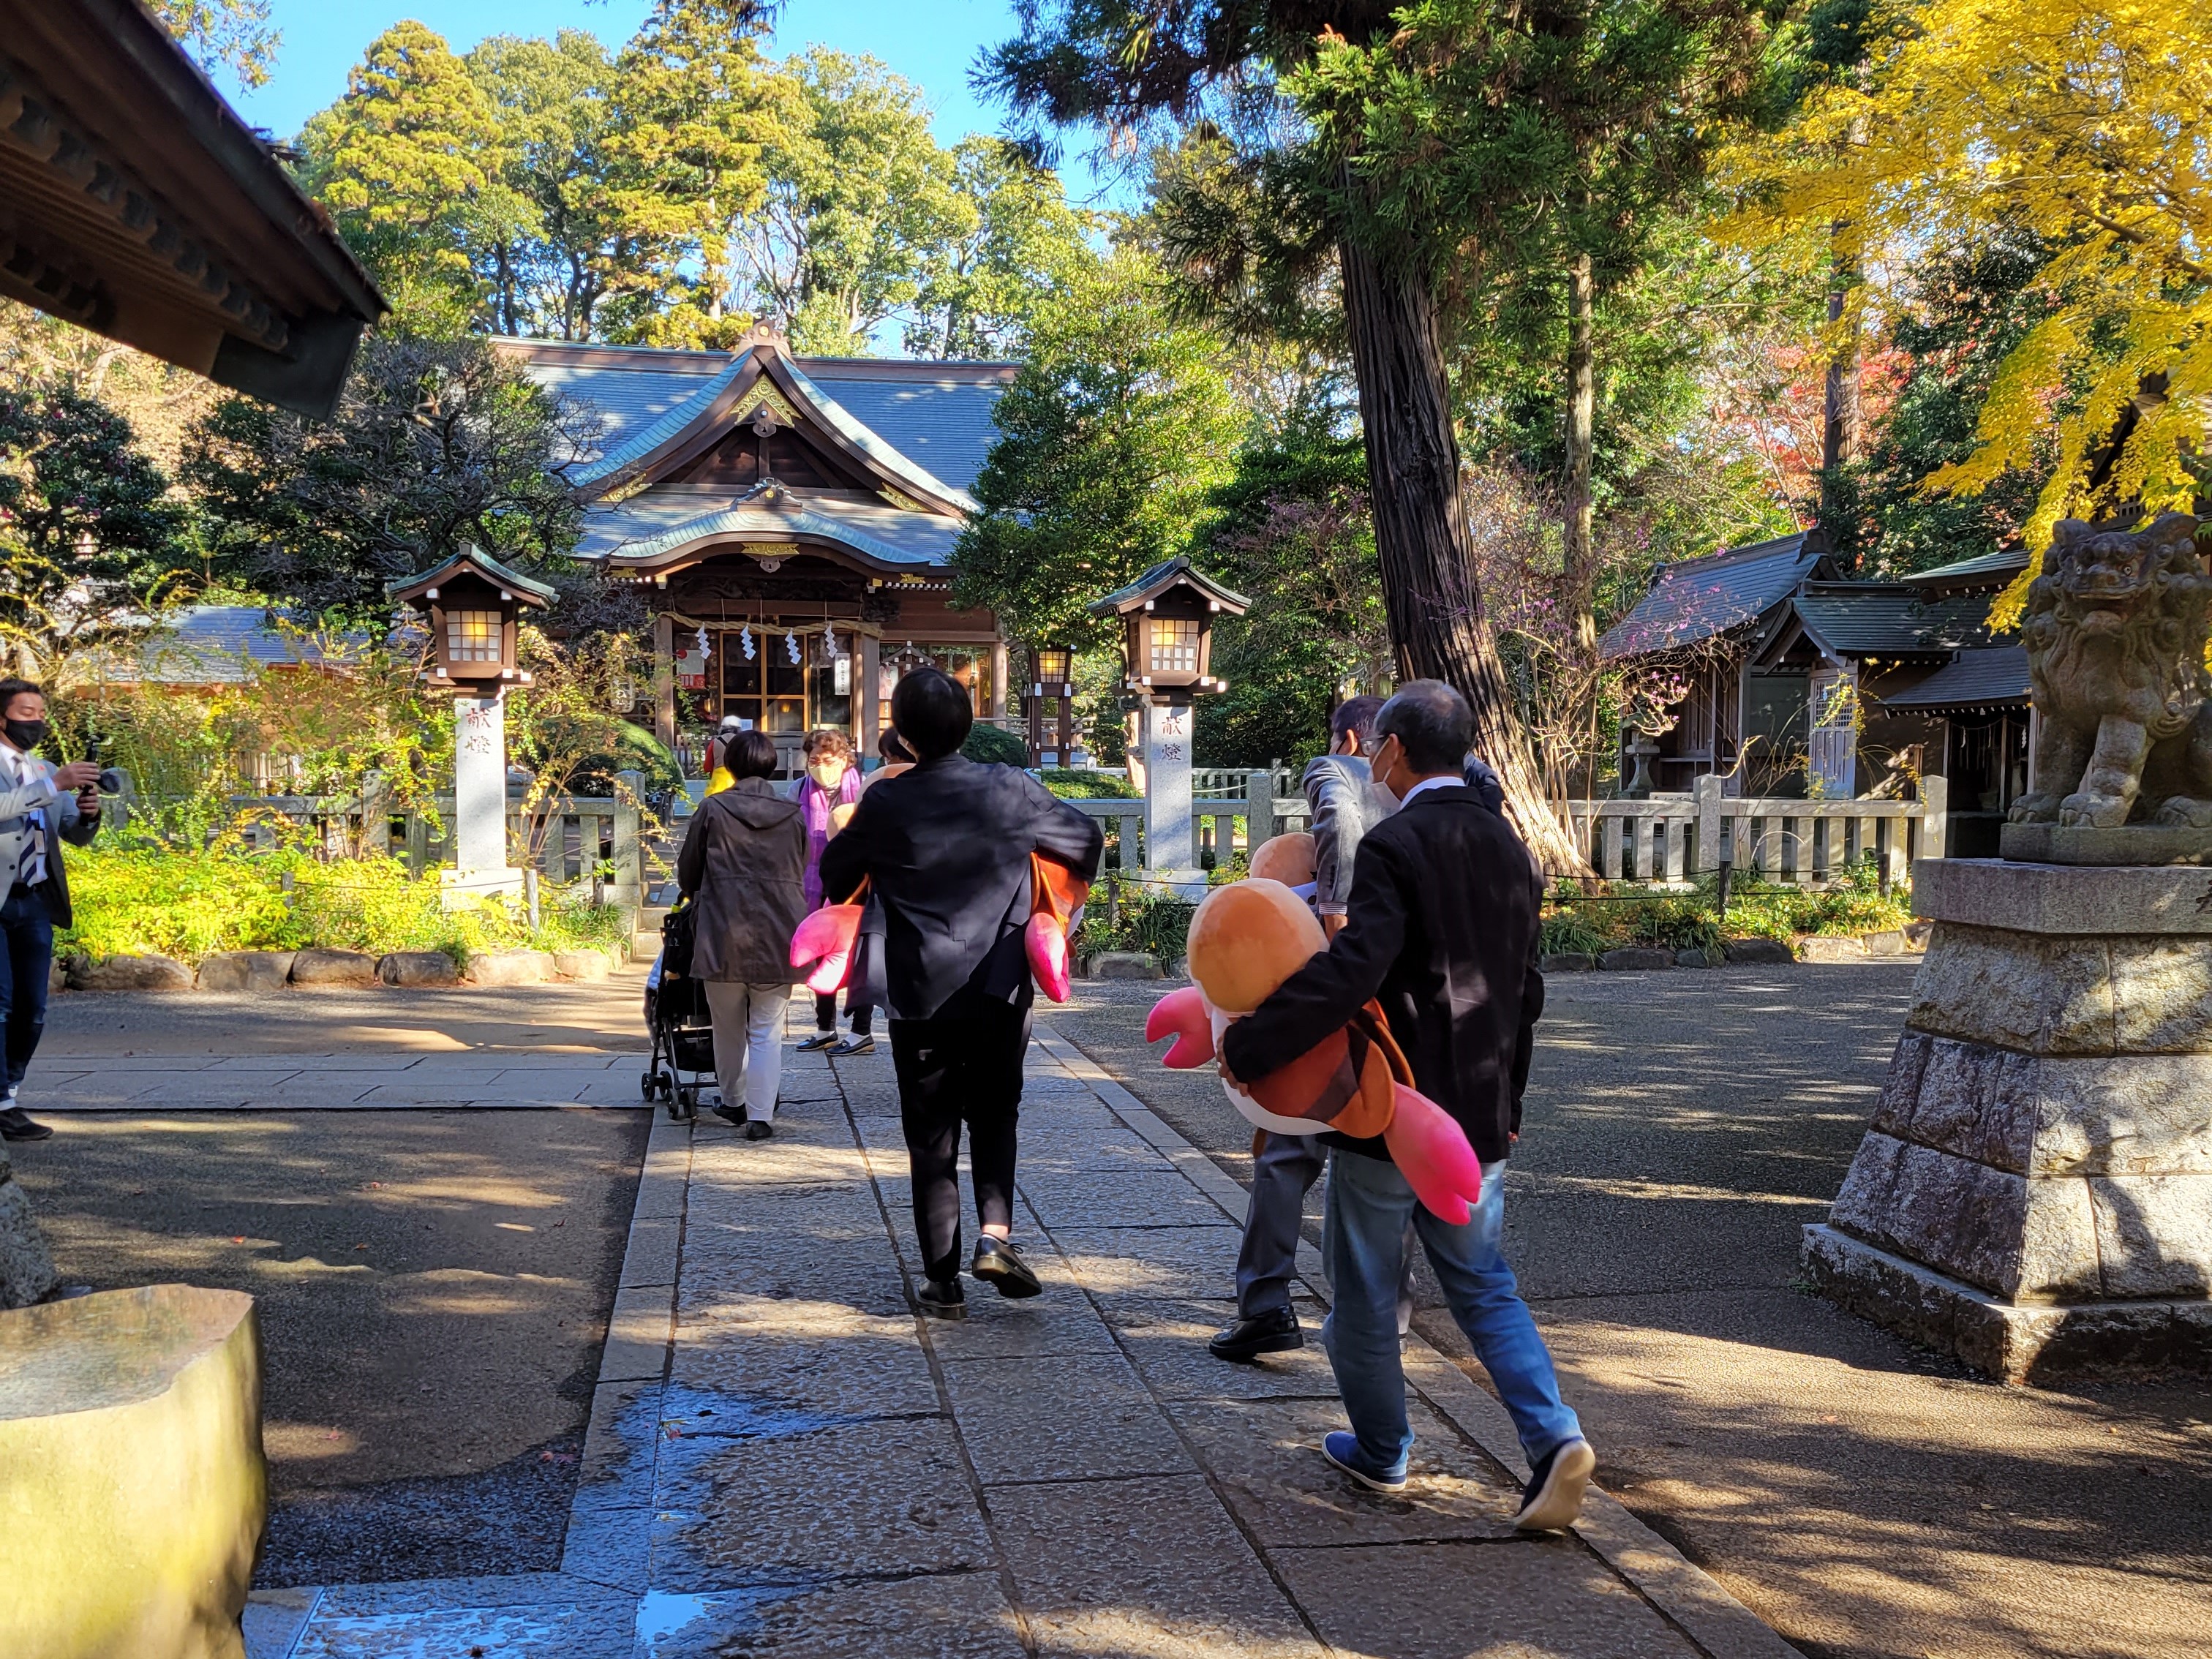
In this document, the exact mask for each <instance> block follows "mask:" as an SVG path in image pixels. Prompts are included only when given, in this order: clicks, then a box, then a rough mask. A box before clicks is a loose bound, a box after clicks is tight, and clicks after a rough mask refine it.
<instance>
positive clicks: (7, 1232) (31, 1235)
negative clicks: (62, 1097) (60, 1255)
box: [0, 1146, 54, 1308]
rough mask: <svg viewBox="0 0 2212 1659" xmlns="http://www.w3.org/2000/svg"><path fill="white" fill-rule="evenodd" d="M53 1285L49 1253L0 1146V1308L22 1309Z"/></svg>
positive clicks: (28, 1201) (29, 1205)
mask: <svg viewBox="0 0 2212 1659" xmlns="http://www.w3.org/2000/svg"><path fill="white" fill-rule="evenodd" d="M53 1287H54V1258H53V1254H52V1252H51V1251H50V1250H48V1249H46V1235H45V1234H44V1233H42V1232H40V1231H39V1222H38V1218H37V1217H35V1216H33V1214H32V1213H31V1200H29V1199H27V1198H26V1197H24V1196H23V1188H22V1187H21V1185H20V1184H19V1183H18V1182H17V1181H16V1180H15V1170H13V1169H12V1168H11V1167H10V1165H9V1161H8V1151H7V1148H6V1147H5V1146H0V1308H24V1307H28V1306H29V1305H30V1304H32V1303H33V1302H36V1301H37V1300H38V1299H39V1298H40V1297H42V1296H44V1295H46V1292H47V1291H51V1290H52V1289H53Z"/></svg>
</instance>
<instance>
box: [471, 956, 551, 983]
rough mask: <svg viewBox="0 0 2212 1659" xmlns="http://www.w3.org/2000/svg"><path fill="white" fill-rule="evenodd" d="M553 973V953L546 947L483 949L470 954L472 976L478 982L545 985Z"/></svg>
mask: <svg viewBox="0 0 2212 1659" xmlns="http://www.w3.org/2000/svg"><path fill="white" fill-rule="evenodd" d="M552 977H553V957H552V956H551V954H550V952H548V951H526V950H514V951H477V952H475V953H474V954H472V955H471V957H469V978H470V980H471V982H473V983H475V984H477V985H543V984H544V983H545V981H548V980H550V979H551V978H552Z"/></svg>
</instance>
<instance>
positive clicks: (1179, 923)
mask: <svg viewBox="0 0 2212 1659" xmlns="http://www.w3.org/2000/svg"><path fill="white" fill-rule="evenodd" d="M1197 908H1198V907H1197V906H1196V905H1194V904H1193V903H1192V902H1190V901H1189V900H1188V899H1186V898H1179V897H1177V896H1176V895H1175V894H1173V893H1166V892H1158V891H1147V890H1146V889H1145V888H1144V887H1142V886H1140V885H1139V884H1138V883H1137V882H1136V881H1134V880H1133V879H1132V878H1129V877H1127V876H1126V875H1124V874H1123V873H1122V872H1121V871H1119V870H1109V871H1107V872H1105V873H1104V874H1103V875H1102V876H1100V877H1099V878H1098V882H1097V885H1096V886H1094V887H1092V888H1091V900H1090V902H1089V903H1088V905H1086V906H1085V909H1084V912H1083V933H1082V936H1081V939H1080V940H1079V946H1078V948H1079V953H1080V954H1081V955H1083V956H1086V957H1094V956H1097V954H1098V953H1099V952H1100V951H1143V952H1145V953H1146V954H1147V955H1150V956H1154V957H1158V958H1159V959H1160V960H1161V961H1162V962H1163V963H1168V962H1172V961H1174V960H1175V959H1176V957H1180V956H1182V954H1183V953H1184V951H1186V950H1188V947H1189V941H1190V918H1191V915H1192V913H1193V912H1194V910H1196V909H1197Z"/></svg>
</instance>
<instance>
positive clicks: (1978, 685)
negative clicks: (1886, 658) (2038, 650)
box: [1881, 645, 2027, 714]
mask: <svg viewBox="0 0 2212 1659" xmlns="http://www.w3.org/2000/svg"><path fill="white" fill-rule="evenodd" d="M1881 706H1882V707H1883V708H1885V709H1911V710H1913V711H1915V712H1917V713H1921V714H1937V713H1942V712H1944V711H1948V710H1965V709H1977V708H2024V707H2026V706H2027V648H2026V647H2022V646H2018V645H1992V646H1983V647H1977V648H1975V649H1973V650H1970V651H1961V652H1960V653H1959V654H1958V656H1957V658H1956V659H1954V660H1953V661H1950V662H1947V663H1945V664H1944V665H1942V667H1941V668H1939V669H1937V670H1936V671H1935V672H1934V673H1932V674H1930V675H1929V677H1928V678H1926V679H1924V680H1923V681H1921V682H1920V684H1917V685H1916V686H1914V687H1912V688H1911V690H1905V691H1900V692H1899V693H1898V694H1897V695H1896V696H1889V697H1884V698H1883V699H1882V700H1881Z"/></svg>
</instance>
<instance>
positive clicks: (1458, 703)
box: [1375, 680, 1474, 774]
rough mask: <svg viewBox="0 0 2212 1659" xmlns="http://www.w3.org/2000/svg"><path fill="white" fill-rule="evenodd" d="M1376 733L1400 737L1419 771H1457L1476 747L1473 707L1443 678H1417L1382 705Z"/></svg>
mask: <svg viewBox="0 0 2212 1659" xmlns="http://www.w3.org/2000/svg"><path fill="white" fill-rule="evenodd" d="M1375 736H1376V741H1378V742H1380V741H1381V740H1382V739H1383V738H1397V739H1398V746H1399V747H1400V748H1401V749H1402V750H1405V751H1406V764H1407V765H1408V766H1410V767H1412V768H1413V769H1414V770H1415V771H1416V772H1427V773H1431V774H1433V773H1437V772H1454V773H1455V772H1457V771H1458V770H1459V769H1461V768H1462V766H1464V765H1466V764H1467V751H1468V750H1470V749H1472V748H1474V710H1473V709H1471V708H1468V706H1467V699H1466V698H1465V697H1462V696H1460V694H1459V693H1458V692H1456V691H1455V690H1452V689H1451V687H1449V685H1446V684H1444V683H1443V681H1442V680H1415V681H1413V684H1410V685H1401V686H1400V687H1399V688H1398V693H1397V695H1396V696H1394V697H1392V698H1391V699H1390V701H1389V702H1386V703H1384V704H1383V708H1382V710H1381V712H1379V713H1378V714H1376V716H1375Z"/></svg>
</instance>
